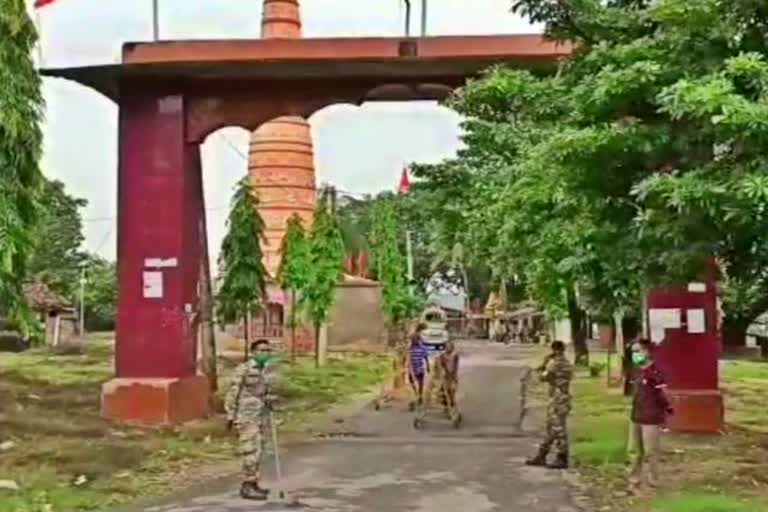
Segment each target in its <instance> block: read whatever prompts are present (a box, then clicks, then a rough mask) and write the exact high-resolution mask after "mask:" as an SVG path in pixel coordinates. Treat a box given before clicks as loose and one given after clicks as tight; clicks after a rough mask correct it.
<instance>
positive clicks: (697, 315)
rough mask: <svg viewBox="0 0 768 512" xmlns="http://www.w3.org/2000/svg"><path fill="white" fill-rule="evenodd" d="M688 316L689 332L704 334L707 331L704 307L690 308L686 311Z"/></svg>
mask: <svg viewBox="0 0 768 512" xmlns="http://www.w3.org/2000/svg"><path fill="white" fill-rule="evenodd" d="M686 315H687V316H688V332H689V333H691V334H703V333H705V332H707V324H706V321H705V316H704V310H703V309H689V310H688V311H686Z"/></svg>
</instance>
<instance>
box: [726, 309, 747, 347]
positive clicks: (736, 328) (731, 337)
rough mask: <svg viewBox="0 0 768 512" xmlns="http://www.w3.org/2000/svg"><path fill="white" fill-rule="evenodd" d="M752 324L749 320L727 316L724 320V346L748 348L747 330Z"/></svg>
mask: <svg viewBox="0 0 768 512" xmlns="http://www.w3.org/2000/svg"><path fill="white" fill-rule="evenodd" d="M750 323H751V321H750V320H748V319H745V318H741V317H734V316H727V315H726V316H725V318H723V345H724V346H726V347H734V348H738V347H746V346H747V329H748V328H749V324H750Z"/></svg>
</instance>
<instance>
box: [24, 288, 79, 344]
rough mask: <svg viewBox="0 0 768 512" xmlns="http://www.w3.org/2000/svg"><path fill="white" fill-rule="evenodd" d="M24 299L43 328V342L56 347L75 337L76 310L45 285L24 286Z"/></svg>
mask: <svg viewBox="0 0 768 512" xmlns="http://www.w3.org/2000/svg"><path fill="white" fill-rule="evenodd" d="M24 297H25V299H26V301H27V304H29V306H30V307H31V308H32V309H33V310H34V311H35V313H36V314H37V315H38V318H39V320H40V322H41V324H42V325H43V326H44V340H43V341H44V342H45V344H46V345H51V346H56V345H58V344H60V343H61V342H62V341H64V342H67V341H70V340H71V339H73V338H75V337H76V336H77V310H76V309H75V308H74V307H73V306H72V305H70V304H68V303H67V302H66V301H65V300H64V299H63V298H62V297H60V296H59V295H58V294H57V293H55V292H54V291H52V290H51V289H50V288H48V286H47V285H46V284H45V283H41V282H35V283H28V284H25V285H24Z"/></svg>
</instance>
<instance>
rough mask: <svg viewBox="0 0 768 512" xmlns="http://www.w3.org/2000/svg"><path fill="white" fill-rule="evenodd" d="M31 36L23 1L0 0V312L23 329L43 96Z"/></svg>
mask: <svg viewBox="0 0 768 512" xmlns="http://www.w3.org/2000/svg"><path fill="white" fill-rule="evenodd" d="M36 42H37V33H36V31H35V27H34V24H33V23H32V21H31V20H30V19H29V16H28V15H27V6H26V3H25V2H24V1H22V0H2V1H0V84H2V87H0V312H1V313H0V314H3V315H4V316H7V317H8V318H9V319H10V320H11V321H12V322H13V323H15V324H16V325H18V326H19V327H20V328H21V330H22V331H24V332H25V333H27V332H29V331H30V330H32V329H33V328H34V326H35V321H34V318H33V316H32V315H31V314H30V311H29V308H28V307H27V306H26V304H25V302H24V298H23V291H22V285H23V281H24V279H25V278H26V277H27V264H28V259H29V255H30V253H31V251H32V248H33V244H34V242H33V230H34V228H35V226H36V199H37V197H38V196H37V190H38V187H39V186H40V181H41V177H42V175H41V173H40V168H39V166H38V161H39V159H40V154H41V147H42V132H41V129H40V122H41V119H42V109H43V98H42V95H41V92H40V76H39V74H38V73H37V71H36V70H35V66H34V63H33V62H32V57H31V56H32V50H33V49H34V46H35V43H36Z"/></svg>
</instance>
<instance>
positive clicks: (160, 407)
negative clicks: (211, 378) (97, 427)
mask: <svg viewBox="0 0 768 512" xmlns="http://www.w3.org/2000/svg"><path fill="white" fill-rule="evenodd" d="M208 385H209V384H208V379H206V378H205V377H204V376H202V375H195V376H192V377H186V378H181V379H159V378H158V379H121V378H117V379H112V380H111V381H109V382H106V383H105V384H104V386H103V387H102V392H101V414H102V416H103V417H105V418H109V419H111V420H113V421H119V422H122V423H128V424H135V425H141V426H168V425H176V424H179V423H184V422H186V421H191V420H195V419H199V418H204V417H206V416H207V415H208V398H209V394H208Z"/></svg>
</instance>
